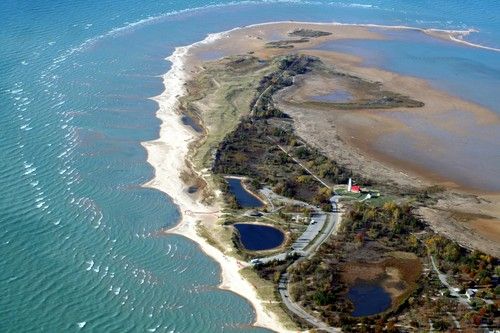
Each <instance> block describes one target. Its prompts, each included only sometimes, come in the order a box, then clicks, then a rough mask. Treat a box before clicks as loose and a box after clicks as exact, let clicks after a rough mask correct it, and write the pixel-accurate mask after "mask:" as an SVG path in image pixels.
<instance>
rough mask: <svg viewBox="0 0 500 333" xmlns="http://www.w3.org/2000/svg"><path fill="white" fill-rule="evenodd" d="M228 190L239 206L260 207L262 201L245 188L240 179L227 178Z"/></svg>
mask: <svg viewBox="0 0 500 333" xmlns="http://www.w3.org/2000/svg"><path fill="white" fill-rule="evenodd" d="M226 180H227V184H228V185H229V191H230V192H231V193H232V194H233V195H234V196H235V197H236V201H237V202H238V204H239V205H240V206H241V207H245V208H250V207H262V206H263V203H262V201H260V200H259V199H258V198H257V197H256V196H254V195H253V194H252V193H250V192H248V191H247V190H245V188H244V187H243V185H242V184H241V180H240V179H236V178H227V179H226Z"/></svg>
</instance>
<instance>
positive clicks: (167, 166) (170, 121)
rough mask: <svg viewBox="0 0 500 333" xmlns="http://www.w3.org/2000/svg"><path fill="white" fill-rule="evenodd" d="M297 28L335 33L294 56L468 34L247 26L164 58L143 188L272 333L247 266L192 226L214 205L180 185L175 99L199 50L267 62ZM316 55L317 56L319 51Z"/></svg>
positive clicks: (197, 62)
mask: <svg viewBox="0 0 500 333" xmlns="http://www.w3.org/2000/svg"><path fill="white" fill-rule="evenodd" d="M297 28H302V29H312V30H314V29H316V30H322V31H331V32H335V33H334V34H332V35H331V36H328V37H319V38H314V39H310V40H309V41H308V42H306V43H301V44H300V47H296V48H295V52H297V51H299V52H300V51H301V50H305V51H309V52H311V49H313V48H314V47H315V46H316V45H319V44H320V43H322V42H324V41H326V40H339V39H374V40H376V39H384V38H385V36H384V35H383V34H381V33H378V32H377V29H406V30H417V31H421V32H422V33H426V34H429V35H431V36H433V37H435V38H441V39H447V40H451V41H452V42H453V41H455V40H454V39H459V40H460V42H462V41H463V37H464V36H466V35H467V34H468V33H471V32H472V31H440V30H439V31H438V30H431V29H427V30H425V29H420V28H412V27H404V26H378V25H369V24H367V25H356V24H339V23H330V24H325V23H311V22H301V23H299V22H274V23H264V24H257V25H252V26H248V27H245V28H235V29H232V30H229V31H225V32H221V33H218V34H212V35H209V36H208V37H207V38H206V39H205V40H203V41H201V42H198V43H195V44H192V45H189V46H186V47H179V48H177V49H176V50H175V52H174V53H173V54H172V55H171V56H170V57H169V58H168V60H169V61H170V62H172V67H171V70H170V71H169V72H168V73H166V74H165V75H164V77H163V80H164V85H165V91H164V92H163V93H162V94H161V95H160V96H157V97H155V98H154V100H156V101H157V102H158V105H159V110H158V112H157V117H158V118H159V119H160V120H161V122H162V124H161V128H160V135H159V138H158V139H156V140H153V141H149V142H144V143H143V146H144V147H145V148H146V150H147V152H148V162H149V163H150V164H151V165H152V166H153V167H154V168H155V171H156V173H155V177H154V178H153V179H152V180H151V181H150V182H148V183H147V184H145V186H147V187H152V188H155V189H158V190H160V191H162V192H164V193H166V194H168V195H169V196H170V197H171V198H172V200H173V201H174V203H175V204H176V205H177V206H178V207H179V211H180V213H181V221H180V223H179V224H178V225H177V226H176V227H174V228H172V229H170V230H168V231H166V232H168V233H175V234H179V235H182V236H185V237H187V238H190V239H191V240H193V241H195V242H197V243H198V244H199V246H200V247H201V249H202V250H203V251H204V252H205V253H206V254H207V255H209V256H210V257H212V258H213V259H214V260H216V261H217V262H218V263H219V264H220V266H221V280H222V282H221V285H220V288H222V289H226V290H230V291H232V292H235V293H236V294H239V295H241V296H242V297H244V298H246V299H247V300H248V301H249V302H250V303H251V304H252V305H253V307H254V309H255V314H256V320H255V325H256V326H261V327H265V328H268V329H271V330H274V331H277V332H288V330H287V329H285V328H284V327H283V325H282V323H280V322H279V320H278V318H277V316H276V315H275V314H274V313H271V312H269V311H267V310H266V309H265V308H264V304H263V301H262V300H260V299H259V297H258V296H257V293H256V290H255V288H254V286H253V285H252V284H251V283H249V282H248V281H247V280H246V279H244V278H243V277H242V276H241V275H240V273H239V271H240V270H241V269H242V268H243V267H245V266H247V264H246V263H244V262H240V261H238V260H237V259H235V258H233V257H230V256H226V255H225V254H224V253H223V252H221V251H220V250H219V249H217V248H216V247H214V246H212V245H211V244H210V243H208V242H207V240H206V239H204V238H203V237H201V236H200V235H199V234H198V233H197V225H198V224H199V223H200V224H205V225H213V224H215V223H217V220H218V218H219V204H218V203H215V204H213V205H207V204H204V203H201V202H199V201H198V200H197V199H196V198H194V197H193V196H191V195H189V193H188V192H187V186H186V184H184V182H183V181H182V177H181V174H182V172H183V170H186V169H187V168H188V166H187V165H188V162H189V161H188V160H189V157H190V151H189V150H190V148H189V147H190V144H191V143H193V142H194V141H195V140H197V139H198V138H199V135H200V134H199V133H196V132H195V131H194V130H193V129H191V128H190V127H189V126H186V125H184V124H183V123H182V120H181V114H180V112H179V110H178V101H179V97H181V96H183V95H184V94H185V93H186V90H185V83H186V82H187V81H188V80H189V79H190V76H191V75H193V74H196V72H197V71H198V70H199V69H200V68H201V67H202V66H203V63H202V62H203V60H202V59H203V55H204V52H207V51H209V52H210V51H218V52H220V53H221V56H226V55H234V54H245V53H251V54H255V55H256V56H258V57H261V58H262V59H270V58H272V57H274V56H276V55H279V54H282V53H283V52H287V51H284V50H282V49H274V48H266V47H265V43H266V42H267V41H271V40H275V39H276V38H280V39H283V38H285V39H286V38H287V37H288V33H289V32H291V31H293V30H294V29H297ZM374 28H377V29H374ZM456 42H459V41H456ZM469 46H475V45H469ZM477 47H481V46H477ZM316 52H317V53H321V52H320V51H316ZM312 53H314V52H312ZM318 55H319V54H318ZM323 56H324V55H323ZM330 56H331V57H332V60H337V61H342V63H344V66H345V67H346V68H345V69H346V70H347V69H350V70H354V69H356V70H357V72H358V73H357V74H359V75H361V76H363V77H368V78H370V77H371V76H372V75H374V76H375V79H376V78H377V77H380V74H385V75H389V73H385V72H384V73H382V71H380V70H376V69H366V68H360V67H359V59H357V58H356V57H352V56H350V55H345V54H336V55H332V54H331V55H330ZM326 58H328V57H326ZM356 70H355V72H356ZM390 78H391V80H387V82H385V84H387V86H388V88H391V84H396V83H397V82H398V81H397V80H394V79H395V78H397V75H394V76H391V77H390ZM419 82H420V81H419ZM420 83H421V88H422V89H423V90H428V89H424V88H428V87H427V85H426V84H424V83H422V82H420ZM412 92H413V91H412ZM434 94H435V95H436V96H434V95H433V96H432V97H436V100H440V99H441V98H442V97H448V96H444V94H442V93H438V92H434ZM437 95H439V96H437ZM418 97H420V96H418ZM427 97H428V96H427ZM438 97H439V98H438ZM457 100H458V99H457ZM457 103H458V102H457ZM460 103H462V102H460ZM438 106H439V105H438ZM467 106H470V108H472V109H474V111H475V112H474V114H475V115H476V116H477V119H478V120H482V121H497V120H498V119H497V118H496V117H494V116H493V115H492V114H491V113H490V112H488V111H487V110H484V109H482V108H477V107H476V106H471V105H467ZM299 132H300V131H299ZM299 134H300V133H299ZM192 171H194V172H196V173H198V174H200V175H201V172H202V170H192ZM216 201H217V200H216Z"/></svg>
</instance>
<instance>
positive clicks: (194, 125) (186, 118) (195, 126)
mask: <svg viewBox="0 0 500 333" xmlns="http://www.w3.org/2000/svg"><path fill="white" fill-rule="evenodd" d="M181 121H182V123H183V124H184V125H186V126H189V127H191V128H192V129H193V130H195V131H196V132H198V133H201V132H203V128H202V127H201V126H200V125H198V124H197V123H196V121H194V120H193V118H191V117H189V116H186V115H184V116H182V118H181Z"/></svg>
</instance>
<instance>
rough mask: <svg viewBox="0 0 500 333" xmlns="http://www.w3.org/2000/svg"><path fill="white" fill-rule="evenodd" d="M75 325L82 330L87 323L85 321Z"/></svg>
mask: <svg viewBox="0 0 500 333" xmlns="http://www.w3.org/2000/svg"><path fill="white" fill-rule="evenodd" d="M76 325H77V326H78V327H79V328H84V327H85V325H87V322H86V321H81V322H79V323H76Z"/></svg>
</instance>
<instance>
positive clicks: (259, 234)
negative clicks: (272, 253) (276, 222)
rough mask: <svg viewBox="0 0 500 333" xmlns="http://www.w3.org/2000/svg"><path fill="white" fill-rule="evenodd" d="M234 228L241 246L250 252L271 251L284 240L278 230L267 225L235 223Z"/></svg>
mask: <svg viewBox="0 0 500 333" xmlns="http://www.w3.org/2000/svg"><path fill="white" fill-rule="evenodd" d="M234 227H235V228H236V229H237V230H238V232H239V234H240V240H241V243H242V245H243V246H244V247H245V249H247V250H250V251H262V250H270V249H273V248H275V247H278V246H280V245H281V244H282V243H283V240H284V239H285V235H284V234H283V233H282V232H281V231H280V230H278V229H276V228H273V227H270V226H267V225H260V224H248V223H237V224H235V225H234Z"/></svg>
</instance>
